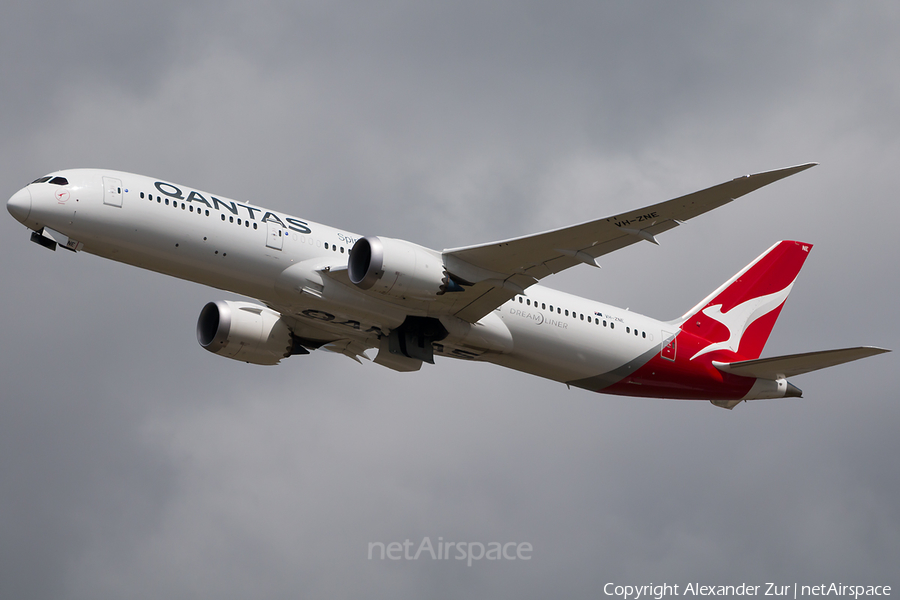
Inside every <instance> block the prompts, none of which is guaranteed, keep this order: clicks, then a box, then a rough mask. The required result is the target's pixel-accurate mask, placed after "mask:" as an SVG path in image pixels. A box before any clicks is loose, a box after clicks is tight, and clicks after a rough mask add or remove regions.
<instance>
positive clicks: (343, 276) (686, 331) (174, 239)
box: [7, 163, 887, 409]
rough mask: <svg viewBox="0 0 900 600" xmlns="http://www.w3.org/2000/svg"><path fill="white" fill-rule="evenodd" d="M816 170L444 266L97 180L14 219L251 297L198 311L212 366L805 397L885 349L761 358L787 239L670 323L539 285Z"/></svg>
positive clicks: (397, 250)
mask: <svg viewBox="0 0 900 600" xmlns="http://www.w3.org/2000/svg"><path fill="white" fill-rule="evenodd" d="M813 164H814V163H809V164H803V165H798V166H795V167H788V168H784V169H778V170H775V171H768V172H764V173H758V174H755V175H746V176H744V177H739V178H737V179H734V180H732V181H728V182H726V183H722V184H720V185H716V186H714V187H711V188H708V189H705V190H701V191H699V192H695V193H692V194H688V195H686V196H682V197H680V198H675V199H674V200H669V201H666V202H662V203H659V204H654V205H652V206H648V207H646V208H641V209H638V210H634V211H630V212H627V213H623V214H618V215H614V216H611V217H606V218H602V219H597V220H595V221H590V222H586V223H581V224H578V225H573V226H571V227H565V228H562V229H556V230H553V231H547V232H544V233H538V234H535V235H529V236H524V237H519V238H514V239H508V240H503V241H498V242H491V243H488V244H479V245H476V246H467V247H463V248H451V249H448V250H443V251H438V250H433V249H431V248H426V247H424V246H420V245H418V244H415V243H413V242H408V241H405V240H399V239H392V238H388V237H383V236H365V237H362V236H360V235H357V234H354V233H350V232H347V231H343V230H340V229H335V228H333V227H329V226H326V225H320V224H318V223H313V222H312V221H309V220H305V219H300V218H297V217H294V216H291V215H287V214H284V213H282V212H279V211H276V210H271V209H267V208H263V207H261V206H256V205H253V204H249V203H241V202H238V201H236V200H229V199H226V198H223V197H220V196H216V195H213V194H210V193H207V192H201V191H198V190H195V189H192V188H190V187H187V186H184V185H177V184H174V183H170V182H168V181H163V180H159V179H154V178H150V177H143V176H141V175H133V174H131V173H123V172H119V171H107V170H99V169H73V170H65V171H58V172H55V173H51V174H50V175H47V176H45V177H41V178H39V179H37V180H35V181H34V182H32V183H31V184H29V185H27V186H25V187H24V188H22V189H21V190H19V191H18V192H16V193H15V194H14V195H13V196H12V198H10V199H9V202H8V203H7V208H8V210H9V212H10V214H12V216H13V217H15V218H16V219H17V220H18V221H20V222H21V223H22V224H24V225H25V226H26V227H28V228H29V229H31V230H32V233H31V240H32V241H34V242H36V243H37V244H39V245H41V246H43V247H45V248H49V249H51V250H55V249H56V248H57V247H59V248H64V249H66V250H71V251H74V252H79V251H84V252H89V253H91V254H96V255H98V256H102V257H105V258H110V259H113V260H117V261H120V262H123V263H127V264H130V265H134V266H137V267H142V268H145V269H150V270H152V271H157V272H160V273H165V274H167V275H171V276H173V277H180V278H182V279H187V280H190V281H195V282H197V283H202V284H205V285H208V286H211V287H215V288H220V289H223V290H228V291H231V292H235V293H237V294H241V295H243V296H247V297H249V298H254V299H256V300H257V301H258V302H259V303H251V302H233V301H225V300H219V301H215V302H210V303H209V304H207V305H206V306H204V307H203V309H202V310H201V311H200V318H199V320H198V322H197V339H198V340H199V342H200V345H201V346H203V347H204V348H206V349H207V350H209V351H210V352H214V353H216V354H218V355H220V356H224V357H227V358H232V359H235V360H240V361H245V362H248V363H254V364H259V365H275V364H277V363H279V362H280V361H281V360H282V359H284V358H287V357H289V356H292V355H296V354H308V353H309V352H310V351H311V350H314V349H318V348H322V349H326V350H331V351H334V352H339V353H343V354H345V355H346V356H349V357H350V358H352V359H355V360H357V361H359V360H360V358H367V359H368V358H369V357H368V356H367V355H366V352H367V351H369V350H373V349H374V350H375V355H374V361H375V362H376V363H378V364H379V365H383V366H385V367H388V368H390V369H394V370H396V371H415V370H417V369H419V368H420V367H421V366H422V363H423V362H425V363H433V362H434V356H435V355H437V356H449V357H454V358H461V359H465V360H474V361H485V362H490V363H494V364H497V365H501V366H504V367H509V368H511V369H516V370H518V371H524V372H526V373H532V374H534V375H537V376H539V377H546V378H547V379H552V380H554V381H558V382H560V383H564V384H566V385H569V386H575V387H579V388H584V389H586V390H591V391H595V392H602V393H606V394H620V395H626V396H644V397H656V398H680V399H701V400H709V401H711V402H712V403H713V404H714V405H716V406H720V407H724V408H729V409H730V408H733V407H734V406H735V405H737V404H738V403H740V402H741V401H742V400H753V399H758V398H783V397H790V396H800V390H799V389H798V388H797V387H796V386H794V385H793V384H792V383H790V382H788V378H789V377H794V376H797V375H800V374H803V373H806V372H809V371H814V370H816V369H821V368H824V367H830V366H834V365H838V364H841V363H844V362H849V361H852V360H857V359H860V358H864V357H867V356H872V355H874V354H879V353H881V352H887V350H885V349H882V348H875V347H868V346H866V347H856V348H843V349H839V350H826V351H819V352H810V353H804V354H793V355H790V356H778V357H770V358H760V355H761V353H762V350H763V346H765V343H766V340H767V339H768V337H769V333H770V332H771V331H772V327H773V326H774V325H775V320H776V319H777V318H778V315H779V313H780V312H781V308H782V307H783V306H784V302H785V300H786V299H787V297H788V294H789V293H790V291H791V288H792V287H793V285H794V282H795V281H796V278H797V274H798V273H799V272H800V268H801V267H802V266H803V263H804V261H805V260H806V258H807V256H808V255H809V252H810V250H811V249H812V244H809V243H805V242H799V241H780V242H777V243H775V244H774V245H773V246H772V247H771V248H769V249H768V250H766V251H765V252H763V253H762V255H760V256H759V257H758V258H756V259H755V260H754V261H753V262H751V263H750V264H749V265H747V266H746V267H744V268H743V269H741V270H740V271H739V272H738V273H737V274H736V275H735V276H734V277H732V278H731V279H729V280H728V281H726V282H725V283H724V284H722V286H721V287H719V288H718V289H717V290H715V291H714V292H713V293H711V294H709V295H708V296H706V298H704V299H703V300H701V301H700V302H698V303H697V305H696V306H694V307H693V308H691V309H690V310H688V311H687V312H685V313H684V315H683V316H682V317H680V318H678V319H675V320H674V321H659V320H656V319H654V318H651V317H645V316H642V315H639V314H636V313H633V312H630V311H628V310H623V309H620V308H616V307H613V306H609V305H607V304H603V303H602V302H599V301H596V300H590V299H587V298H580V297H578V296H573V295H571V294H566V293H563V292H559V291H556V290H553V289H550V288H547V287H544V286H542V285H539V284H538V282H539V281H540V280H542V279H543V278H545V277H547V276H549V275H552V274H553V273H559V272H560V271H563V270H565V269H568V268H570V267H574V266H578V265H582V264H587V265H590V266H599V259H600V257H602V256H603V255H605V254H608V253H610V252H613V251H616V250H619V249H621V248H624V247H625V246H629V245H631V244H635V243H639V242H652V243H656V241H657V240H656V236H658V235H660V234H661V233H663V232H665V231H668V230H669V229H672V228H674V227H677V226H678V225H680V224H681V223H682V222H684V221H686V220H688V219H692V218H694V217H697V216H699V215H701V214H703V213H705V212H707V211H710V210H712V209H714V208H718V207H720V206H722V205H724V204H727V203H729V202H731V201H732V200H734V199H736V198H739V197H741V196H743V195H745V194H747V193H749V192H752V191H754V190H756V189H759V188H761V187H763V186H765V185H768V184H770V183H773V182H775V181H777V180H779V179H782V178H784V177H787V176H789V175H793V174H795V173H799V172H800V171H803V170H805V169H808V168H809V167H811V166H813Z"/></svg>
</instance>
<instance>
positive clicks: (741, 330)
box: [676, 241, 812, 361]
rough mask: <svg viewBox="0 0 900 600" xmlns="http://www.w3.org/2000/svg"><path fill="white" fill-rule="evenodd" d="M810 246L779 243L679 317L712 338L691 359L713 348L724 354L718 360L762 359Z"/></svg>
mask: <svg viewBox="0 0 900 600" xmlns="http://www.w3.org/2000/svg"><path fill="white" fill-rule="evenodd" d="M811 248H812V244H804V243H802V242H789V241H783V242H778V243H777V244H775V245H774V246H772V247H771V248H769V249H768V250H766V251H765V252H764V253H763V254H762V255H761V256H760V257H759V258H757V259H756V260H754V261H753V262H752V263H750V264H749V265H747V266H746V267H744V269H743V270H741V271H740V272H739V273H738V274H737V275H735V276H734V277H732V278H731V279H729V280H728V281H727V282H726V283H725V284H723V285H722V286H721V287H720V288H719V289H717V290H716V291H715V292H713V293H712V294H710V295H709V296H708V297H707V298H706V299H705V300H703V302H701V303H700V304H698V305H697V306H695V307H694V308H692V309H691V310H690V311H689V312H688V313H687V314H686V315H685V316H683V317H682V318H681V319H680V320H679V321H676V322H680V324H681V329H682V330H683V331H685V332H690V333H691V334H693V335H696V336H699V337H701V338H703V339H705V340H708V341H709V345H707V346H705V347H704V348H703V349H701V350H700V351H699V352H697V353H696V354H694V356H692V357H691V360H693V359H695V358H697V357H699V356H702V355H704V354H708V353H710V352H718V353H720V354H717V355H716V356H715V357H714V358H715V359H716V360H725V361H731V360H735V359H736V358H738V359H744V360H747V359H755V358H759V355H760V354H761V353H762V349H763V346H765V345H766V340H768V339H769V334H770V333H771V332H772V328H773V327H774V326H775V320H776V319H778V315H779V314H780V313H781V307H782V306H784V301H785V300H787V297H788V294H789V293H790V292H791V287H793V285H794V280H795V279H796V278H797V274H798V273H799V272H800V268H801V267H802V266H803V262H804V261H805V260H806V257H807V256H808V255H809V251H810V249H811Z"/></svg>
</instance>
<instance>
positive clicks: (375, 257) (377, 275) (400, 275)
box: [347, 236, 462, 300]
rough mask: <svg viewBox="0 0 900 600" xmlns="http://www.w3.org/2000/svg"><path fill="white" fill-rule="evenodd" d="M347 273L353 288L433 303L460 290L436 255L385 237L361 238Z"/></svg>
mask: <svg viewBox="0 0 900 600" xmlns="http://www.w3.org/2000/svg"><path fill="white" fill-rule="evenodd" d="M347 274H348V275H349V277H350V281H352V282H353V283H354V284H355V285H356V286H358V287H360V288H362V289H364V290H372V291H373V292H378V293H380V294H385V295H388V296H394V297H397V298H415V299H417V300H434V299H435V298H437V297H438V296H440V295H442V294H444V293H446V292H455V291H462V288H461V287H460V286H459V284H457V283H456V282H455V281H453V280H452V279H451V278H450V276H449V275H448V274H447V272H446V271H445V270H444V264H443V259H442V257H441V254H440V253H439V252H435V251H434V250H429V249H428V248H423V247H422V246H419V245H417V244H413V243H412V242H407V241H404V240H395V239H392V238H385V237H374V236H368V237H364V238H360V239H359V240H357V242H356V243H355V244H354V245H353V248H352V249H351V250H350V258H349V261H348V263H347Z"/></svg>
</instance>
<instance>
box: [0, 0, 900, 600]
mask: <svg viewBox="0 0 900 600" xmlns="http://www.w3.org/2000/svg"><path fill="white" fill-rule="evenodd" d="M2 10H3V15H2V16H3V18H2V19H0V32H2V34H3V35H2V36H0V57H2V58H0V74H2V75H3V79H2V81H3V82H4V83H3V84H0V85H2V86H3V87H2V90H3V98H4V113H3V115H4V116H3V117H2V119H0V132H2V133H3V136H2V140H3V141H2V142H0V158H2V161H0V174H2V175H3V177H2V180H3V181H5V182H7V190H8V193H9V194H10V195H11V194H12V193H13V192H14V191H15V190H16V189H18V188H19V187H20V186H21V185H24V184H25V183H26V182H28V181H31V180H32V179H34V178H35V177H37V176H39V175H41V174H43V173H46V172H50V171H51V170H53V169H57V168H65V167H77V166H100V167H109V168H120V169H124V170H128V171H135V172H141V173H145V174H147V175H152V176H157V177H160V178H165V179H167V180H171V181H173V182H177V183H183V184H185V185H188V186H193V187H196V188H199V189H207V190H210V191H212V192H216V193H220V194H222V195H224V196H231V197H234V198H238V199H244V200H248V201H251V202H255V203H259V204H262V205H267V206H272V207H276V208H278V209H279V210H282V211H285V212H289V213H292V214H298V215H302V216H303V217H304V218H308V219H310V220H312V221H318V222H322V223H327V224H329V225H332V226H336V227H346V228H347V230H348V231H352V232H355V233H357V234H366V235H388V236H392V237H401V238H406V239H410V240H413V241H416V242H418V243H423V244H427V245H430V246H433V247H437V248H441V247H452V246H460V245H465V244H474V243H478V242H483V241H488V240H492V239H503V238H507V237H511V236H517V235H523V234H526V233H530V232H534V231H539V230H544V229H549V228H553V227H558V226H563V225H566V224H569V223H574V222H578V221H584V220H587V219H591V218H597V217H600V216H604V215H608V214H613V213H615V212H617V211H619V210H622V209H625V208H631V207H636V206H642V205H646V204H652V203H655V202H658V201H662V200H665V199H668V198H672V197H676V196H678V195H681V194H684V193H688V192H691V191H694V190H696V189H700V188H703V187H706V186H709V185H713V184H715V183H719V182H721V181H725V180H728V179H730V178H732V177H736V176H738V175H741V174H744V173H746V172H754V171H759V170H765V169H770V168H777V167H781V166H786V165H789V164H796V163H801V162H805V161H809V160H816V161H820V162H821V163H822V164H821V166H819V167H817V168H815V169H813V170H810V171H808V172H805V173H803V174H801V175H797V176H796V177H793V178H790V179H788V180H785V181H782V182H778V183H777V184H774V185H773V186H771V187H769V188H766V189H764V190H760V191H759V192H756V193H754V194H752V195H750V196H747V197H745V198H741V199H739V200H738V201H736V202H734V203H732V204H731V205H729V206H726V207H723V208H721V209H719V210H717V211H715V212H714V213H712V214H709V215H705V216H703V217H700V218H698V219H696V220H691V221H690V222H688V223H686V224H685V225H684V226H682V227H679V228H677V229H676V230H674V231H672V232H669V233H667V234H666V235H665V236H661V238H660V241H661V243H662V246H661V247H656V246H653V245H651V244H643V245H642V244H638V245H636V246H633V247H631V248H628V249H626V250H623V251H621V252H619V253H615V254H613V255H610V256H607V257H605V258H604V261H603V267H604V268H603V269H602V270H597V269H589V268H587V267H580V268H576V269H573V270H571V271H570V272H568V273H564V274H561V275H559V276H554V277H553V278H551V279H549V280H548V281H547V284H548V285H550V286H551V287H558V288H560V289H563V290H565V291H570V292H573V293H579V294H581V295H585V296H589V297H593V298H597V299H600V300H602V301H606V302H609V303H611V304H613V305H617V306H628V307H630V308H631V309H632V310H635V311H639V312H642V313H646V314H649V315H651V316H654V317H658V318H663V319H666V318H673V317H675V316H677V315H679V314H681V313H683V312H684V310H686V309H687V308H689V307H690V306H692V305H693V304H694V303H695V302H696V301H698V300H699V299H700V298H701V297H703V296H704V295H706V294H707V293H708V292H709V291H711V290H712V289H714V288H715V287H716V286H718V285H719V284H720V283H721V282H722V281H725V280H726V279H727V278H728V277H730V276H731V275H732V274H733V273H735V272H737V271H738V270H739V269H740V268H741V267H742V266H744V265H745V264H747V263H748V262H749V261H750V260H752V259H753V258H754V257H756V256H757V255H758V254H759V253H760V252H761V251H763V250H764V249H765V248H767V247H768V246H769V245H771V243H773V242H774V241H776V240H777V239H802V240H804V241H809V242H812V243H814V244H815V249H814V250H813V252H812V254H811V256H810V259H809V261H807V266H806V267H805V269H804V271H803V273H802V274H801V275H800V278H799V280H798V282H797V285H796V286H795V288H794V290H793V292H792V295H791V298H790V299H789V300H788V302H787V304H786V307H785V309H784V311H783V312H782V316H781V318H780V321H779V326H778V327H777V328H776V329H775V331H774V333H773V335H772V337H771V339H770V342H769V345H768V348H767V350H766V353H767V354H769V355H775V354H782V353H790V352H802V351H808V350H814V349H819V348H830V347H838V346H842V345H855V344H873V345H882V346H887V347H890V346H891V345H892V344H893V340H894V339H896V337H897V326H896V318H895V312H896V311H895V306H894V304H895V302H894V301H893V298H894V297H895V295H896V293H895V292H896V291H897V290H896V287H897V286H896V283H895V279H896V278H895V277H893V275H892V274H893V273H894V272H895V271H896V267H895V265H896V264H897V260H898V258H900V257H898V254H900V250H898V246H897V244H896V242H895V241H894V239H893V237H892V236H891V234H890V232H889V229H888V228H889V223H891V222H892V221H893V220H895V219H896V218H897V217H898V209H897V205H896V202H893V197H894V188H895V185H894V176H893V172H894V170H895V169H894V166H895V165H896V164H897V162H898V159H900V148H898V143H897V141H896V140H897V139H898V136H897V130H898V123H900V119H898V116H897V114H896V110H894V108H893V107H895V106H896V105H897V102H896V100H897V95H898V94H897V92H898V87H897V86H898V84H897V82H898V81H900V78H898V68H897V67H896V61H895V60H894V57H895V56H897V54H898V52H897V50H898V48H897V45H898V42H897V36H896V35H895V33H894V32H895V31H896V29H897V24H898V11H897V10H896V9H895V8H894V7H893V6H892V5H888V4H886V3H875V4H869V5H865V6H854V7H853V8H852V9H851V8H849V7H846V6H844V5H842V4H839V3H824V4H822V3H816V4H812V3H796V4H791V5H787V6H785V5H783V4H780V3H779V4H774V3H763V4H753V5H746V6H744V5H741V6H728V7H720V6H719V5H717V4H698V5H694V6H674V5H673V6H668V5H666V6H657V5H653V6H651V5H646V6H642V5H631V4H628V5H624V4H623V5H615V6H594V5H590V4H577V3H573V4H571V5H566V6H555V5H554V6H553V7H551V6H549V5H542V4H540V3H526V4H504V3H501V4H492V5H484V4H483V3H453V4H447V5H442V6H425V5H420V4H409V3H403V2H393V3H383V4H379V5H372V4H365V3H363V4H360V3H338V4H335V3H312V2H310V3H302V4H296V3H280V2H275V1H272V2H264V3H262V4H255V5H254V6H253V7H249V6H245V5H242V4H240V3H230V4H229V3H226V4H221V3H217V4H213V3H204V2H191V3H187V4H178V5H175V4H172V5H167V4H162V5H160V4H154V5H153V6H152V7H150V6H149V5H148V7H147V8H139V7H137V6H125V5H121V4H116V5H112V4H110V3H104V2H95V3H92V4H89V5H86V6H85V5H78V6H76V5H74V4H65V3H63V4H61V5H60V4H57V5H54V6H51V5H42V4H40V3H30V4H23V5H10V6H8V7H5V8H4V9H2ZM0 233H2V239H3V247H2V252H0V278H2V280H3V281H4V282H5V286H4V293H5V303H4V307H5V308H6V316H5V318H4V320H3V325H2V339H3V340H4V344H3V349H2V350H0V381H2V387H0V389H2V398H0V450H2V451H0V475H2V477H3V482H4V483H3V486H2V487H0V532H2V535H0V539H2V540H3V541H2V542H0V559H2V560H0V595H10V596H17V597H20V596H28V597H60V596H67V597H76V598H77V597H85V598H87V597H90V598H105V597H110V598H112V597H115V598H122V597H159V596H162V595H167V596H178V597H216V598H228V597H235V598H238V597H240V598H244V597H247V596H248V595H255V596H266V597H291V598H294V597H297V596H306V597H324V596H328V597H360V596H366V597H423V596H435V595H441V596H444V597H470V596H473V595H479V596H491V597H546V596H550V595H553V596H561V597H596V596H597V595H598V594H599V593H600V588H602V586H603V584H604V583H606V582H608V581H615V582H618V583H626V582H627V583H634V582H647V583H649V582H650V581H654V582H660V581H663V580H664V579H665V580H669V581H671V582H673V583H675V582H677V583H682V584H683V583H685V582H687V581H694V580H696V581H700V582H701V583H740V582H741V581H747V582H748V583H752V582H759V583H762V582H764V581H780V582H784V583H787V582H793V581H798V582H799V583H801V584H802V583H810V584H817V583H820V582H822V581H831V580H835V581H843V582H844V583H847V582H850V581H851V580H852V581H854V582H858V583H865V584H887V585H891V584H894V585H896V584H897V582H896V575H895V568H894V563H895V562H896V556H897V553H898V550H900V526H898V523H900V515H898V512H897V507H896V502H894V501H893V499H894V498H896V495H897V491H898V490H897V478H896V476H895V474H896V468H895V466H894V464H893V462H894V461H893V458H892V457H893V456H895V455H896V454H897V450H898V448H897V441H896V439H895V438H896V436H895V435H893V428H894V424H896V423H897V422H898V416H900V415H898V414H897V408H896V402H894V397H895V395H896V394H895V389H896V384H897V381H896V376H895V375H894V374H893V371H892V370H891V364H892V363H891V361H892V360H894V359H893V358H892V356H893V355H887V356H881V357H876V358H872V359H870V360H867V361H862V362H860V363H854V364H850V365H844V366H841V367H838V368H835V369H832V370H828V371H823V372H820V373H816V374H810V375H807V376H805V377H804V378H800V379H798V381H797V382H796V383H797V384H798V385H799V386H800V387H801V388H803V389H804V391H805V392H806V393H805V395H806V398H805V399H802V400H790V401H780V402H779V401H768V402H766V401H758V402H753V403H748V404H744V405H741V406H739V407H737V408H736V409H735V410H734V411H732V412H728V411H722V410H719V409H715V408H713V407H711V406H709V405H708V404H707V403H692V402H666V401H659V400H641V399H623V398H616V397H609V396H600V395H594V394H589V393H587V392H584V391H582V390H567V389H566V388H564V387H563V386H561V385H559V384H554V383H552V382H548V381H545V380H541V379H538V378H536V377H534V376H530V375H526V374H522V373H517V372H513V371H508V370H504V369H501V368H498V367H491V366H489V365H480V364H469V363H464V362H455V361H449V360H438V364H437V365H435V366H433V367H429V368H425V369H423V370H422V371H420V372H418V373H415V374H398V373H394V372H391V371H388V370H386V369H382V368H381V367H379V366H377V365H374V364H365V365H357V364H355V363H352V362H350V361H348V360H346V359H345V358H343V357H342V356H339V355H335V354H330V353H327V352H316V353H314V354H313V355H311V356H304V357H294V358H292V359H290V360H288V361H285V363H284V364H282V365H281V366H279V367H275V368H262V367H251V366H249V365H244V364H239V363H234V362H232V361H227V360H224V359H222V358H220V357H217V356H213V355H212V354H209V353H206V352H203V351H202V350H201V349H199V348H198V347H197V346H196V345H195V342H194V323H195V319H196V316H197V315H198V314H199V311H200V309H201V308H202V306H203V305H204V303H205V302H207V301H209V300H213V299H220V298H230V297H232V295H231V294H228V293H225V292H221V291H218V290H212V289H209V288H205V287H202V286H197V285H194V284H190V283H188V282H184V281H179V280H174V279H170V278H166V277H163V276H161V275H157V274H153V273H149V272H144V271H139V270H137V269H134V268H131V267H128V266H125V265H121V264H117V263H112V262H109V261H103V260H101V259H98V258H95V257H92V256H85V255H77V256H76V255H72V254H70V253H64V252H57V253H55V254H51V253H49V252H46V251H45V250H43V249H41V248H39V247H38V246H36V245H33V244H28V243H27V232H26V231H24V230H23V228H22V227H21V226H19V225H18V223H15V222H14V221H13V220H12V219H11V218H6V219H0ZM426 536H428V537H430V538H431V539H432V540H436V539H437V538H438V537H443V539H444V540H452V541H473V542H484V543H487V542H491V541H499V542H508V541H515V542H521V541H527V542H529V543H531V544H533V546H534V553H533V559H532V560H531V561H529V562H512V561H506V562H504V561H500V562H497V563H487V562H486V561H482V562H481V563H479V564H475V565H473V566H472V567H467V566H466V565H465V564H461V563H458V562H456V561H449V562H445V563H441V562H440V561H430V560H427V561H423V560H419V561H406V560H402V561H381V560H368V559H367V557H366V550H367V545H368V544H369V543H370V542H385V543H389V542H392V541H399V542H403V541H405V540H406V539H410V540H413V541H415V542H418V541H421V539H422V538H423V537H426Z"/></svg>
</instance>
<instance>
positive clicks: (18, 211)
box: [6, 187, 31, 223]
mask: <svg viewBox="0 0 900 600" xmlns="http://www.w3.org/2000/svg"><path fill="white" fill-rule="evenodd" d="M6 210H8V211H9V214H11V215H12V216H14V217H15V218H16V220H17V221H19V222H20V223H24V222H25V219H27V218H28V215H29V214H31V191H30V190H29V189H28V188H27V187H23V188H22V189H21V190H19V191H18V192H16V193H15V194H13V196H12V198H10V199H9V202H7V203H6Z"/></svg>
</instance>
